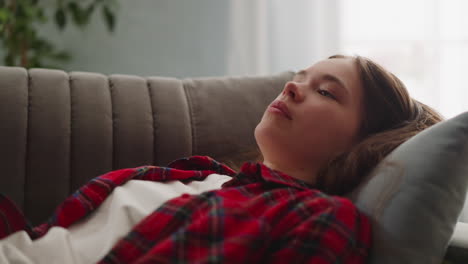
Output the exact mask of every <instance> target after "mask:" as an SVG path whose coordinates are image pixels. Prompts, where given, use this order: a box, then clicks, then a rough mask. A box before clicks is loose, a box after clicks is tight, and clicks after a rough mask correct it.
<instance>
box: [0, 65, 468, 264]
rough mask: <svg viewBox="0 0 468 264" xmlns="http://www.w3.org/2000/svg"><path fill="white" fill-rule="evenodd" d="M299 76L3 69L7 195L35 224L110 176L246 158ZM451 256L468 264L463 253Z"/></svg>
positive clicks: (1, 121)
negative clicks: (186, 161) (199, 159)
mask: <svg viewBox="0 0 468 264" xmlns="http://www.w3.org/2000/svg"><path fill="white" fill-rule="evenodd" d="M292 76H293V73H292V72H283V73H279V74H276V75H270V76H262V77H246V76H242V77H214V78H196V79H183V80H181V79H176V78H166V77H147V78H143V77H138V76H130V75H110V76H105V75H102V74H97V73H85V72H71V73H66V72H63V71H59V70H48V69H32V70H26V69H23V68H18V67H1V66H0V125H1V129H0V160H1V161H2V162H0V172H1V173H2V176H1V177H0V193H3V194H6V195H7V196H9V197H11V198H12V199H13V200H14V201H15V202H16V203H17V204H18V205H19V207H20V208H21V209H23V211H24V212H25V214H26V216H27V217H28V218H29V219H30V220H32V223H33V224H38V223H40V222H42V221H44V220H46V218H47V217H48V216H49V215H50V214H51V213H52V211H53V209H54V208H55V207H56V206H57V205H58V204H59V203H60V202H61V201H62V200H63V199H64V198H65V197H67V196H68V195H69V194H71V193H72V192H73V191H75V190H76V189H77V188H78V187H79V186H81V185H83V184H84V183H86V182H87V181H88V180H90V179H91V178H94V177H96V176H98V175H100V174H103V173H105V172H108V171H111V170H115V169H119V168H126V167H136V166H140V165H145V164H155V165H160V166H164V165H166V164H167V163H168V162H170V161H172V160H174V159H177V158H181V157H184V156H190V155H209V156H211V157H214V158H215V159H219V158H223V157H226V156H229V155H232V154H236V153H239V152H242V151H243V150H245V149H248V148H250V147H252V146H254V144H255V141H254V137H253V129H254V127H255V126H256V124H257V123H258V121H259V120H260V118H261V116H262V114H263V111H264V109H265V107H266V106H267V105H268V104H269V103H270V102H271V101H272V100H273V98H275V97H276V96H277V94H278V93H279V92H280V91H281V89H282V88H283V86H284V84H285V83H286V82H287V81H288V80H290V79H291V77H292ZM467 243H468V241H467ZM467 247H468V246H467ZM448 252H449V253H450V254H452V255H453V256H461V258H463V259H468V252H467V250H466V249H465V248H463V247H459V246H458V247H453V246H452V247H450V248H449V251H448ZM467 263H468V262H467Z"/></svg>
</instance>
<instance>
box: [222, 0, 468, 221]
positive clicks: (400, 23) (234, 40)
mask: <svg viewBox="0 0 468 264" xmlns="http://www.w3.org/2000/svg"><path fill="white" fill-rule="evenodd" d="M467 10H468V1H465V0H412V1H407V0H392V1H383V0H353V1H350V0H288V1H285V0H230V17H229V21H230V26H229V34H228V35H229V37H230V40H229V47H228V53H227V56H228V57H227V72H226V73H227V74H228V75H244V74H249V75H256V74H270V73H276V72H280V71H285V70H293V71H296V70H298V69H301V68H304V67H307V66H309V65H311V64H312V63H314V62H315V61H317V60H320V59H323V58H326V57H327V56H330V55H333V54H336V53H344V54H349V55H354V54H359V55H362V56H367V57H369V58H371V59H373V60H375V61H377V62H378V63H380V64H382V65H383V66H385V67H386V68H387V69H389V70H390V71H392V72H394V73H395V74H396V75H397V76H399V77H400V78H401V79H402V80H403V82H404V83H405V84H406V85H407V87H408V90H409V92H410V94H411V95H412V96H413V97H415V98H416V99H418V100H420V101H422V102H424V103H426V104H428V105H430V106H432V107H434V108H435V109H436V110H438V111H439V112H440V113H441V114H443V115H444V116H445V117H447V118H449V117H453V116H455V115H456V114H458V113H461V112H463V111H467V110H468V87H467V85H466V78H467V76H468V16H467V15H466V14H465V13H466V11H467ZM462 219H463V221H466V222H468V197H467V202H466V207H465V210H464V212H462Z"/></svg>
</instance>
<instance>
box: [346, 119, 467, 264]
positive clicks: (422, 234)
mask: <svg viewBox="0 0 468 264" xmlns="http://www.w3.org/2000/svg"><path fill="white" fill-rule="evenodd" d="M467 188H468V112H465V113H463V114H460V115H458V116H456V117H454V118H452V119H449V120H446V121H443V122H441V123H438V124H436V125H434V126H433V127H431V128H429V129H426V130H424V131H423V132H421V133H419V134H418V135H416V136H414V137H413V138H411V139H410V140H408V141H407V142H405V143H403V144H402V145H400V146H399V147H398V148H396V149H395V150H394V151H393V152H392V153H390V154H389V156H387V157H386V158H385V159H384V160H383V161H382V162H381V163H380V164H379V165H378V166H377V167H376V168H375V169H374V170H373V171H372V172H371V174H370V177H369V178H368V180H367V181H365V182H364V183H363V184H361V185H360V186H359V187H358V188H357V189H356V190H355V191H354V192H353V193H352V194H351V195H350V198H351V199H352V200H353V201H354V202H355V203H356V205H357V206H358V207H359V208H360V209H361V210H362V211H364V212H365V213H366V214H368V215H369V216H370V217H371V221H372V225H373V226H372V229H373V248H372V250H371V255H370V263H379V264H386V263H438V264H439V263H441V262H442V259H443V256H444V254H445V251H446V249H447V246H448V243H449V241H450V238H451V236H452V233H453V230H454V226H455V224H456V222H457V219H458V216H459V215H460V212H461V210H462V208H463V204H464V202H465V195H466V191H467Z"/></svg>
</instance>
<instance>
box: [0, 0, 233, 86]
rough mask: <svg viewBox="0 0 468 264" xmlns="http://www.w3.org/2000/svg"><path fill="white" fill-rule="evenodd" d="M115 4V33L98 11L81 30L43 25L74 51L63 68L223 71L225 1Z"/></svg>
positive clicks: (188, 73) (190, 73) (185, 73)
mask: <svg viewBox="0 0 468 264" xmlns="http://www.w3.org/2000/svg"><path fill="white" fill-rule="evenodd" d="M119 3H120V8H119V10H118V13H117V25H116V31H115V32H114V33H113V34H110V33H108V32H107V30H106V28H105V25H104V22H103V21H102V18H101V17H98V16H94V17H93V19H92V21H91V23H90V24H89V25H88V27H87V28H85V30H84V31H81V30H80V29H77V28H75V27H69V28H67V30H66V31H65V32H59V31H58V30H57V29H56V28H55V26H51V25H48V26H43V28H42V29H41V31H40V33H41V34H42V35H46V36H48V37H49V38H50V39H51V40H53V42H54V43H56V44H57V45H58V46H59V47H64V48H66V49H67V50H69V51H70V52H71V53H72V54H73V56H74V58H73V60H72V61H71V62H69V63H68V64H66V65H63V66H64V67H63V68H64V69H65V70H66V71H91V72H100V73H104V74H113V73H122V74H137V75H143V76H155V75H160V76H173V77H195V76H218V75H223V74H224V73H225V70H226V69H225V68H226V62H225V61H226V55H225V54H226V49H227V42H226V39H227V38H226V34H227V28H228V24H227V23H228V21H229V20H228V17H227V14H228V1H221V0H196V1H192V0H134V1H125V0H119ZM99 13H100V12H99ZM2 63H3V61H2Z"/></svg>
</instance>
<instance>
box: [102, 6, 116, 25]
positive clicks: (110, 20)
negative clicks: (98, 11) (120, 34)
mask: <svg viewBox="0 0 468 264" xmlns="http://www.w3.org/2000/svg"><path fill="white" fill-rule="evenodd" d="M102 15H103V16H104V20H105V22H106V25H107V29H108V30H109V31H114V28H115V16H114V14H113V13H112V11H111V10H110V9H109V7H107V6H103V7H102Z"/></svg>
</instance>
